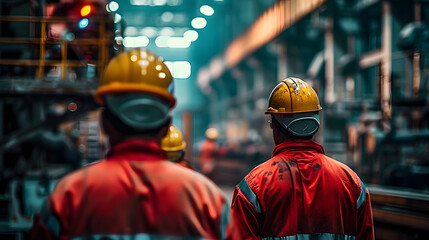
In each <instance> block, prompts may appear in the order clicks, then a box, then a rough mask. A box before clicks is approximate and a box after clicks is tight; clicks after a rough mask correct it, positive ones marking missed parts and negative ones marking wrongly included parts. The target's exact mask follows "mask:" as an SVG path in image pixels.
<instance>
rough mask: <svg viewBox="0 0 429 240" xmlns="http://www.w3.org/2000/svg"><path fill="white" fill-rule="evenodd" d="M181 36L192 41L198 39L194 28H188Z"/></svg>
mask: <svg viewBox="0 0 429 240" xmlns="http://www.w3.org/2000/svg"><path fill="white" fill-rule="evenodd" d="M183 37H184V38H186V39H188V41H190V42H194V41H196V40H197V39H198V32H197V31H195V30H188V31H186V32H185V33H184V34H183Z"/></svg>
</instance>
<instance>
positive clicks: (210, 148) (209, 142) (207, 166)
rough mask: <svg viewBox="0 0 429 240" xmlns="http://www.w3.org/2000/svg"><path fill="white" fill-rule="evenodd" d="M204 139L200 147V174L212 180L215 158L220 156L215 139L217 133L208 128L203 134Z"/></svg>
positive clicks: (215, 130) (217, 135) (212, 128)
mask: <svg viewBox="0 0 429 240" xmlns="http://www.w3.org/2000/svg"><path fill="white" fill-rule="evenodd" d="M205 135H206V139H205V140H204V141H203V142H202V143H201V146H200V149H199V151H200V167H201V172H202V173H203V174H204V175H206V176H207V177H209V178H210V179H212V180H213V177H214V176H213V171H214V169H215V166H216V157H217V156H218V155H220V152H219V145H218V144H217V139H218V137H219V131H218V130H217V129H216V128H214V127H211V128H208V129H207V130H206V132H205Z"/></svg>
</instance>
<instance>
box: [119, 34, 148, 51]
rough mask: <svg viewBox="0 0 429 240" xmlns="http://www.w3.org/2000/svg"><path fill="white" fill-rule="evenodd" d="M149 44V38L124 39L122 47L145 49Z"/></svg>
mask: <svg viewBox="0 0 429 240" xmlns="http://www.w3.org/2000/svg"><path fill="white" fill-rule="evenodd" d="M148 44H149V38H147V37H146V36H138V37H125V38H124V46H125V47H131V48H133V47H146V46H147V45H148Z"/></svg>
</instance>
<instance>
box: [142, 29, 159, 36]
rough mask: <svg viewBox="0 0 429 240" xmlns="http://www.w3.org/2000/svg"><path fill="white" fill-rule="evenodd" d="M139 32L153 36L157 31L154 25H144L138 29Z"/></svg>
mask: <svg viewBox="0 0 429 240" xmlns="http://www.w3.org/2000/svg"><path fill="white" fill-rule="evenodd" d="M140 34H141V35H144V36H147V37H148V38H153V37H155V36H156V35H157V34H158V31H157V30H156V28H154V27H144V28H143V29H142V30H140Z"/></svg>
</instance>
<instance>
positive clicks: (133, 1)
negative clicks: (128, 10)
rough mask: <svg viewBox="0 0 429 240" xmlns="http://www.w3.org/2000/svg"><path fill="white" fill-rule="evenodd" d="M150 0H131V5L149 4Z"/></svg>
mask: <svg viewBox="0 0 429 240" xmlns="http://www.w3.org/2000/svg"><path fill="white" fill-rule="evenodd" d="M150 2H151V1H150V0H130V4H131V5H149V4H150Z"/></svg>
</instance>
